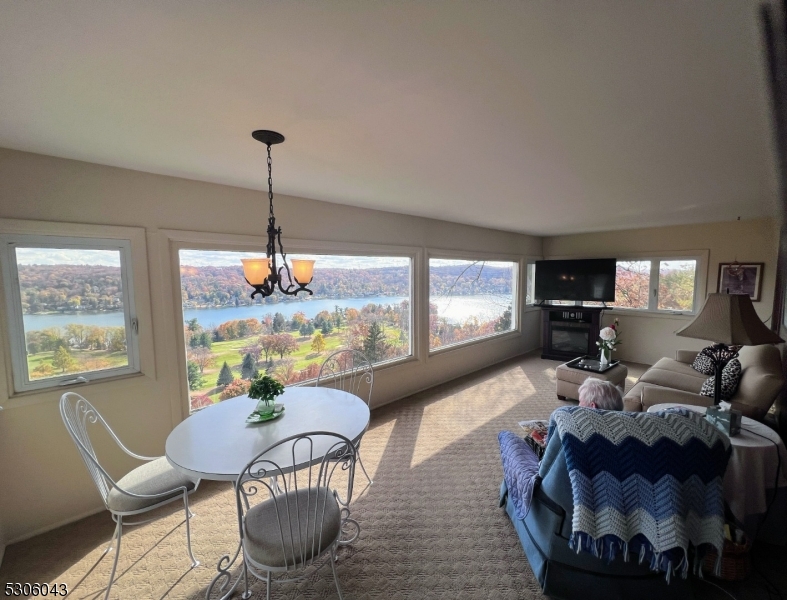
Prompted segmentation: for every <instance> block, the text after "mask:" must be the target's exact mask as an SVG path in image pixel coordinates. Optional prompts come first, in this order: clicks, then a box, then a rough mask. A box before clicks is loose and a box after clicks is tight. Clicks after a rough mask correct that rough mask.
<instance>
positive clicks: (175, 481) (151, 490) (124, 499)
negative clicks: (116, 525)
mask: <svg viewBox="0 0 787 600" xmlns="http://www.w3.org/2000/svg"><path fill="white" fill-rule="evenodd" d="M117 484H118V486H120V487H121V488H123V489H124V490H126V491H127V492H131V493H133V494H146V495H150V494H162V493H164V492H168V491H171V492H172V493H171V494H168V495H167V496H162V497H160V498H134V497H133V496H128V495H126V494H124V493H122V492H120V491H119V490H118V489H117V488H114V487H113V488H112V490H111V491H110V492H109V495H108V496H107V506H108V507H109V510H111V511H113V512H119V513H123V512H132V511H135V510H142V509H144V508H148V507H149V506H153V505H154V504H158V503H159V502H163V501H164V500H167V499H168V498H172V497H174V496H178V495H180V494H182V490H181V491H178V490H177V488H179V487H184V486H185V487H186V488H187V489H188V490H193V489H194V488H195V487H196V483H195V482H194V481H192V480H191V479H189V478H188V477H186V476H185V475H181V474H180V473H179V472H178V471H176V470H175V469H174V468H173V467H172V465H170V464H169V462H167V459H166V458H164V457H163V456H162V457H161V458H157V459H156V460H152V461H150V462H148V463H145V464H144V465H142V466H139V467H137V468H136V469H134V470H133V471H131V472H130V473H129V474H128V475H126V476H125V477H122V478H121V479H120V480H119V481H118V482H117Z"/></svg>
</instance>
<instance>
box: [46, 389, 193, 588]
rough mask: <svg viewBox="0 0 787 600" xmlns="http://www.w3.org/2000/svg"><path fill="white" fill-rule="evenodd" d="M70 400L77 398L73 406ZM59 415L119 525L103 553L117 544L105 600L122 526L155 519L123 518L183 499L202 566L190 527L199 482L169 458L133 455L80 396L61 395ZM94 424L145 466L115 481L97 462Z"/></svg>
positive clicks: (189, 544)
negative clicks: (92, 437) (90, 428)
mask: <svg viewBox="0 0 787 600" xmlns="http://www.w3.org/2000/svg"><path fill="white" fill-rule="evenodd" d="M71 398H74V402H73V404H72V401H71ZM60 416H61V417H63V423H64V424H65V426H66V429H68V433H69V434H70V435H71V439H72V440H74V444H75V445H76V447H77V450H79V454H80V455H81V456H82V460H83V461H84V462H85V466H86V467H87V470H88V472H89V473H90V476H91V477H92V478H93V483H95V484H96V487H97V488H98V493H99V494H101V499H102V500H103V501H104V506H106V508H107V510H108V511H109V512H110V514H111V515H112V520H113V521H115V523H116V526H115V534H114V536H113V538H112V540H111V541H110V543H109V546H107V548H106V550H104V554H106V553H107V552H109V551H110V550H112V545H113V543H114V544H115V560H114V562H113V564H112V573H111V574H110V576H109V583H108V584H107V591H106V594H105V595H104V598H105V600H106V599H108V598H109V592H110V590H111V588H112V583H113V582H114V580H115V571H116V570H117V565H118V556H119V555H120V540H121V538H122V537H123V525H124V524H125V525H142V524H143V523H149V522H150V521H152V520H154V519H148V520H145V521H135V522H128V521H127V522H125V523H124V522H123V517H127V516H131V515H138V514H142V513H146V512H150V511H152V510H155V509H156V508H159V507H160V506H163V505H165V504H168V503H170V502H174V501H176V500H182V501H183V506H184V509H185V511H186V542H187V547H188V553H189V558H190V559H191V566H192V568H194V567H196V566H197V565H199V561H197V560H196V559H195V558H194V554H193V553H192V551H191V527H190V525H189V519H190V518H191V517H193V516H194V515H193V514H192V513H191V511H190V510H189V494H191V493H192V492H194V491H196V489H197V486H198V485H199V480H198V481H196V482H195V481H193V480H191V479H189V478H187V477H186V476H184V475H181V474H180V473H178V472H177V471H176V470H175V469H173V468H172V467H171V466H170V464H169V463H168V462H167V459H166V458H164V457H163V456H162V457H150V456H140V455H138V454H135V453H133V452H131V450H129V449H128V448H126V447H125V446H124V445H123V442H121V441H120V439H119V438H118V436H117V435H115V432H114V431H112V429H111V428H110V426H109V425H108V424H107V422H106V421H105V420H104V418H103V417H102V416H101V414H100V413H99V412H98V411H97V410H96V409H95V408H94V407H93V405H92V404H90V402H88V401H87V400H85V398H83V397H82V396H80V395H79V394H75V393H73V392H67V393H65V394H63V395H62V396H61V398H60ZM95 423H100V424H101V425H103V426H104V428H105V429H106V430H107V433H109V435H110V437H112V439H113V440H115V442H116V443H117V445H118V446H120V448H121V449H122V450H123V451H124V452H125V453H126V454H128V455H129V456H131V457H133V458H136V459H138V460H142V461H146V464H144V465H141V466H139V467H137V468H136V469H134V470H133V471H131V472H130V473H128V474H127V475H125V476H124V477H122V478H120V479H119V480H118V481H114V480H113V479H112V477H110V475H109V473H107V471H106V470H105V469H104V468H103V467H102V466H101V464H100V463H99V462H98V458H97V457H96V452H95V450H94V449H93V444H92V443H91V441H90V436H89V435H88V425H91V424H95Z"/></svg>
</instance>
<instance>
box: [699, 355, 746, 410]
mask: <svg viewBox="0 0 787 600" xmlns="http://www.w3.org/2000/svg"><path fill="white" fill-rule="evenodd" d="M740 381H741V363H740V361H739V360H738V359H737V358H733V359H732V360H731V361H730V362H728V363H727V365H726V366H725V367H724V370H723V371H722V372H721V399H722V400H730V399H731V398H732V397H733V396H734V395H735V392H737V391H738V384H739V383H740ZM715 384H716V377H715V376H714V377H708V379H706V380H705V383H703V384H702V389H701V390H700V394H701V395H703V396H708V397H710V398H713V391H714V390H713V388H714V386H715Z"/></svg>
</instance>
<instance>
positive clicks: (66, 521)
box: [6, 506, 107, 547]
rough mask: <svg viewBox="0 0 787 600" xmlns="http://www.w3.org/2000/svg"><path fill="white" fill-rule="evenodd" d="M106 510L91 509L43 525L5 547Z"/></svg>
mask: <svg viewBox="0 0 787 600" xmlns="http://www.w3.org/2000/svg"><path fill="white" fill-rule="evenodd" d="M106 510H107V509H106V507H104V506H102V507H101V508H96V509H92V510H90V511H88V512H85V513H81V514H79V515H77V516H75V517H68V518H66V519H63V520H62V521H58V522H57V523H53V524H51V525H45V526H44V527H40V528H39V529H36V530H35V531H32V532H29V533H25V534H23V535H20V536H19V537H18V538H14V539H13V540H11V541H9V542H8V543H7V544H6V547H8V546H10V545H11V544H17V543H19V542H24V541H25V540H29V539H30V538H32V537H35V536H37V535H41V534H42V533H46V532H47V531H52V530H53V529H57V528H58V527H63V526H64V525H69V524H71V523H75V522H76V521H80V520H82V519H85V518H87V517H92V516H93V515H97V514H98V513H100V512H104V511H106Z"/></svg>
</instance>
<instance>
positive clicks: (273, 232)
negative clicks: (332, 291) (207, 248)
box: [241, 129, 314, 298]
mask: <svg viewBox="0 0 787 600" xmlns="http://www.w3.org/2000/svg"><path fill="white" fill-rule="evenodd" d="M251 137H253V138H254V139H255V140H257V141H258V142H262V143H263V144H265V145H266V146H267V147H268V201H269V203H270V212H269V214H268V246H267V249H266V254H267V256H266V258H242V259H241V262H242V263H243V276H244V277H245V278H246V283H248V284H249V285H250V286H251V287H253V288H254V291H253V292H252V293H251V297H252V298H254V296H256V295H257V294H260V295H261V296H262V297H263V298H265V297H267V296H270V295H271V294H273V292H275V291H276V288H277V287H278V288H279V291H280V292H281V293H282V294H286V295H287V296H295V295H297V294H298V293H300V292H308V293H309V294H313V293H314V292H312V291H311V290H310V289H308V288H307V287H306V286H307V285H309V284H310V283H311V281H312V277H313V276H314V261H313V260H298V259H292V271H290V267H289V265H288V264H287V255H286V254H285V253H284V247H283V246H282V244H281V227H276V217H274V216H273V178H272V175H271V165H272V163H271V146H273V145H274V144H281V143H282V142H283V141H284V136H283V135H282V134H280V133H276V132H275V131H268V130H266V129H259V130H257V131H255V132H253V133H252V134H251ZM277 243H278V245H279V251H278V253H279V254H280V255H281V263H282V264H281V266H280V267H279V266H277V257H276V254H277V253H276V244H277ZM285 274H286V276H287V283H286V287H285V285H283V284H282V281H283V280H284V275H285ZM293 280H294V281H295V283H293Z"/></svg>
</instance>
